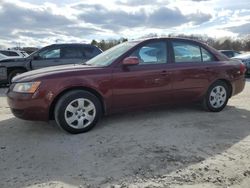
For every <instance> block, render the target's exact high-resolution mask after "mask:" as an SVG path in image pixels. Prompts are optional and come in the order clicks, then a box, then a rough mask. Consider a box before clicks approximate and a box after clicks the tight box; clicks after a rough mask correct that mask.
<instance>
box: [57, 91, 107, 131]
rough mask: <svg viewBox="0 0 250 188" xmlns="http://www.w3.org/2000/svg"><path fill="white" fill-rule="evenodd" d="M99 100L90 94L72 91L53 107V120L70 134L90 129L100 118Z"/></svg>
mask: <svg viewBox="0 0 250 188" xmlns="http://www.w3.org/2000/svg"><path fill="white" fill-rule="evenodd" d="M101 109H102V108H101V103H100V100H99V99H98V98H97V97H96V96H95V95H93V94H92V93H90V92H87V91H83V90H74V91H70V92H67V93H66V94H64V95H63V96H62V97H61V98H60V99H59V100H58V102H57V104H56V106H55V111H54V115H55V120H56V122H57V124H58V125H59V126H60V127H61V128H62V129H63V130H65V131H67V132H69V133H71V134H79V133H84V132H87V131H89V130H90V129H92V128H93V127H94V126H95V125H96V123H97V122H98V120H99V119H100V117H101V112H102V110H101Z"/></svg>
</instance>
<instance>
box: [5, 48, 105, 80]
mask: <svg viewBox="0 0 250 188" xmlns="http://www.w3.org/2000/svg"><path fill="white" fill-rule="evenodd" d="M100 53H102V51H101V50H100V49H99V48H97V47H96V46H93V45H89V44H53V45H50V46H47V47H44V48H42V49H40V50H38V51H36V52H34V53H32V54H31V55H30V56H28V57H26V58H15V59H13V58H11V59H3V60H0V83H2V84H3V83H11V80H12V78H13V77H14V76H16V75H18V74H21V73H24V72H27V71H30V70H35V69H40V68H44V67H50V66H57V65H66V64H78V63H84V62H86V61H88V60H89V59H91V58H93V57H95V56H97V55H98V54H100Z"/></svg>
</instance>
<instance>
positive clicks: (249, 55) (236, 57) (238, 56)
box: [232, 54, 250, 59]
mask: <svg viewBox="0 0 250 188" xmlns="http://www.w3.org/2000/svg"><path fill="white" fill-rule="evenodd" d="M232 59H250V54H241V55H237V56H235V57H233V58H232Z"/></svg>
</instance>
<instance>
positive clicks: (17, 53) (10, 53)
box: [0, 50, 29, 58]
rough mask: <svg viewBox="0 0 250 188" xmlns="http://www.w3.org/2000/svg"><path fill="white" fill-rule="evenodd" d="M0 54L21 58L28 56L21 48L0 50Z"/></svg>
mask: <svg viewBox="0 0 250 188" xmlns="http://www.w3.org/2000/svg"><path fill="white" fill-rule="evenodd" d="M0 54H3V55H5V56H7V57H10V58H23V57H28V56H29V54H27V53H26V52H25V51H21V50H0Z"/></svg>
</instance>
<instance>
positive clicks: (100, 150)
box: [0, 79, 250, 188]
mask: <svg viewBox="0 0 250 188" xmlns="http://www.w3.org/2000/svg"><path fill="white" fill-rule="evenodd" d="M5 91H6V89H0V93H1V94H0V187H1V188H9V187H18V188H19V187H36V188H38V187H51V188H62V187H117V188H118V187H133V188H134V187H150V188H151V187H169V188H184V187H185V188H189V187H196V188H200V187H204V188H214V187H223V188H224V187H225V188H226V187H233V188H242V187H246V188H249V185H250V123H249V122H250V80H249V79H248V80H247V83H246V88H245V90H244V92H243V93H241V94H240V95H238V96H235V97H233V98H232V99H230V101H229V104H228V107H227V108H226V109H225V110H224V111H222V112H220V113H209V112H204V111H202V110H201V109H200V107H199V106H186V107H175V108H173V107H171V108H170V107H168V108H166V109H154V110H145V111H140V112H133V113H126V114H119V115H113V116H110V117H105V118H104V119H103V120H102V121H101V122H100V123H99V124H98V125H97V127H95V128H94V129H93V130H92V131H90V132H88V133H86V134H81V135H69V134H67V133H65V132H62V131H60V130H59V129H58V128H57V126H56V125H55V123H54V122H50V124H47V123H41V122H29V121H23V120H19V119H16V118H14V117H13V116H12V114H11V113H10V111H9V109H8V106H7V103H6V97H5V95H4V92H5Z"/></svg>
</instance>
